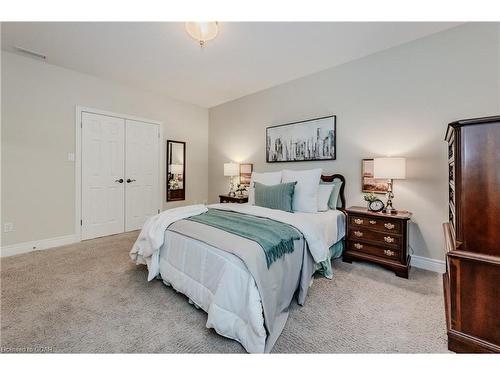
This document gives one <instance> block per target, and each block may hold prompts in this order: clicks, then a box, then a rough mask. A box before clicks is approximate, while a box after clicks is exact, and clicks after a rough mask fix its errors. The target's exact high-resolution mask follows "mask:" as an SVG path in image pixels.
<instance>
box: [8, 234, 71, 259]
mask: <svg viewBox="0 0 500 375" xmlns="http://www.w3.org/2000/svg"><path fill="white" fill-rule="evenodd" d="M79 241H80V240H79V238H78V237H77V236H76V235H74V234H70V235H68V236H61V237H54V238H47V239H44V240H38V241H29V242H22V243H17V244H14V245H8V246H2V247H1V250H0V256H2V257H8V256H11V255H17V254H23V253H29V252H30V251H35V250H46V249H50V248H52V247H58V246H64V245H69V244H72V243H75V242H79Z"/></svg>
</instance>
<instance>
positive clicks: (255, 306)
mask: <svg viewBox="0 0 500 375" xmlns="http://www.w3.org/2000/svg"><path fill="white" fill-rule="evenodd" d="M321 180H322V181H325V182H331V181H342V185H341V189H340V194H339V199H338V203H337V207H338V209H336V210H328V211H325V212H317V213H304V212H295V213H288V212H283V211H278V210H272V209H269V208H264V207H258V206H254V205H250V204H234V203H225V204H215V205H210V206H208V210H209V212H212V211H214V212H218V213H226V214H228V215H238V217H239V216H240V215H241V216H242V217H243V218H245V220H248V219H250V218H258V220H271V221H272V222H280V223H285V224H286V225H289V226H291V227H293V228H296V229H298V232H299V233H300V236H299V237H298V238H296V239H295V240H294V241H293V249H294V251H293V252H291V253H289V254H286V256H283V257H280V258H279V259H276V260H275V261H274V262H273V263H272V264H271V265H269V260H268V263H267V264H266V262H264V261H261V260H260V259H257V258H258V256H257V255H256V254H262V248H261V246H260V245H259V243H257V242H255V241H252V240H251V239H249V238H244V237H241V236H239V235H238V234H235V233H234V232H233V233H231V232H229V231H226V230H222V229H220V228H217V227H214V226H209V225H204V224H203V222H198V221H196V220H194V219H192V218H193V217H194V218H196V217H198V216H197V215H196V213H197V212H189V211H182V209H178V210H179V211H178V212H177V213H174V215H173V217H172V218H169V219H168V220H166V221H165V222H164V223H163V225H164V226H165V227H166V228H165V230H164V231H163V233H162V230H163V227H159V228H156V229H155V231H156V233H162V234H163V235H162V238H161V239H160V238H157V239H156V240H157V244H161V246H159V250H158V251H155V252H154V253H153V254H152V256H151V257H147V258H142V257H140V256H137V252H136V253H135V258H133V259H134V260H135V261H136V263H146V264H147V265H148V270H149V275H148V279H149V280H151V279H153V278H154V277H157V278H161V279H162V280H163V283H164V284H165V285H167V286H169V287H172V288H174V289H175V290H176V291H178V292H180V293H183V294H185V295H186V296H187V297H188V298H189V302H190V303H191V304H193V305H194V306H195V307H196V308H201V309H203V310H204V311H205V312H207V314H208V318H207V323H206V326H207V328H213V329H214V330H215V331H216V332H217V333H218V334H220V335H222V336H225V337H228V338H230V339H234V340H237V341H238V342H240V343H241V345H242V346H243V347H244V348H245V350H246V351H247V352H249V353H265V352H269V351H270V350H271V349H272V347H273V346H274V344H275V342H276V340H277V339H278V337H279V335H280V333H281V331H282V330H283V328H284V325H285V323H286V320H287V317H288V307H289V305H290V303H291V301H292V299H293V298H294V297H295V298H297V302H298V303H299V304H301V305H302V304H304V303H305V299H306V296H307V290H308V288H309V286H310V285H311V283H312V277H313V275H314V274H315V273H319V274H321V275H322V276H325V277H328V278H331V277H332V272H331V258H332V257H338V256H340V254H341V252H342V250H343V239H344V236H345V219H346V218H345V214H344V212H343V209H344V207H345V198H344V188H345V179H344V177H343V176H342V175H338V174H336V175H331V176H323V175H322V176H321ZM193 208H194V207H193ZM194 209H195V208H194ZM199 209H200V210H203V208H201V207H200V208H199ZM174 210H175V209H174ZM185 210H188V209H187V208H186V209H185ZM205 210H206V209H205ZM205 210H203V212H206V211H205ZM169 211H172V210H169ZM186 212H187V213H186ZM178 215H180V217H182V218H181V219H178V217H179V216H178ZM157 246H158V245H157ZM153 247H154V246H153ZM266 266H267V269H266Z"/></svg>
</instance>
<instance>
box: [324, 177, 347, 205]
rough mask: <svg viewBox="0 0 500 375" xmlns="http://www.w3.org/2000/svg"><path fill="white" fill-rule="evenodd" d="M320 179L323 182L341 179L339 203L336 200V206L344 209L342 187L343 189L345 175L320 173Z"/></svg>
mask: <svg viewBox="0 0 500 375" xmlns="http://www.w3.org/2000/svg"><path fill="white" fill-rule="evenodd" d="M321 181H323V182H334V181H342V185H341V186H340V194H339V198H340V205H339V204H338V202H337V208H341V209H343V210H345V206H346V203H345V194H344V189H345V177H344V176H342V175H341V174H332V175H321Z"/></svg>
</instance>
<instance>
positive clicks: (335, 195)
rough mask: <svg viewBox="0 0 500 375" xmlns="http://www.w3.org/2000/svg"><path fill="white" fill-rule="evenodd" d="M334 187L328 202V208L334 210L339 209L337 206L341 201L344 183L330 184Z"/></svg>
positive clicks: (335, 182)
mask: <svg viewBox="0 0 500 375" xmlns="http://www.w3.org/2000/svg"><path fill="white" fill-rule="evenodd" d="M330 184H331V185H333V189H332V193H331V194H330V199H329V200H328V207H330V209H332V210H336V209H337V204H338V201H339V195H340V187H341V186H342V181H334V182H331V183H330Z"/></svg>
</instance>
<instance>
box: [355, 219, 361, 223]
mask: <svg viewBox="0 0 500 375" xmlns="http://www.w3.org/2000/svg"><path fill="white" fill-rule="evenodd" d="M354 222H355V223H356V224H363V219H354Z"/></svg>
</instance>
